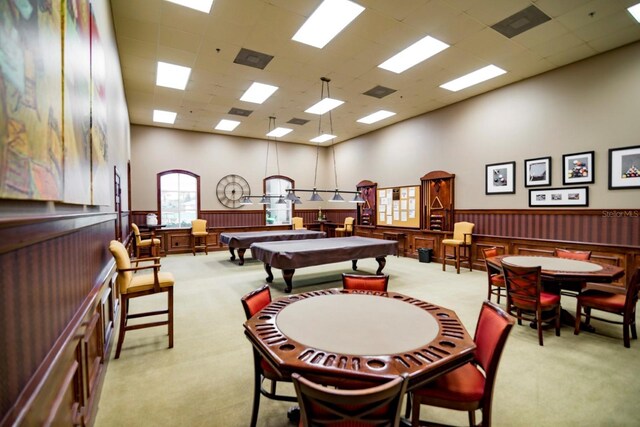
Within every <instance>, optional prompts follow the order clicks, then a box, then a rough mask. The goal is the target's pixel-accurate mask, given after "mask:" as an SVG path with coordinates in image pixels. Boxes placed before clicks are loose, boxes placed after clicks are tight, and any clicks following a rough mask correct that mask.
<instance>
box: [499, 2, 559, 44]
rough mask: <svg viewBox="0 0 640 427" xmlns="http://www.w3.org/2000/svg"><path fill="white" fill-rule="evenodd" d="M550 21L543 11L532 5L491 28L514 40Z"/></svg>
mask: <svg viewBox="0 0 640 427" xmlns="http://www.w3.org/2000/svg"><path fill="white" fill-rule="evenodd" d="M550 19H551V18H549V17H548V16H547V15H545V13H544V12H543V11H541V10H540V9H538V8H537V7H535V6H533V5H531V6H529V7H528V8H526V9H522V10H521V11H520V12H518V13H515V14H513V15H511V16H510V17H508V18H505V19H503V20H502V21H500V22H498V23H497V24H494V25H493V26H491V28H493V29H494V30H496V31H497V32H499V33H500V34H502V35H503V36H505V37H508V38H512V37H515V36H517V35H518V34H521V33H524V32H525V31H527V30H530V29H532V28H533V27H537V26H538V25H540V24H542V23H544V22H547V21H549V20H550Z"/></svg>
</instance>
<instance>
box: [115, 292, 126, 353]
mask: <svg viewBox="0 0 640 427" xmlns="http://www.w3.org/2000/svg"><path fill="white" fill-rule="evenodd" d="M121 298H122V305H121V307H120V332H119V333H118V344H117V345H116V359H118V358H119V357H120V351H121V350H122V343H123V342H124V332H125V329H126V327H127V313H128V312H129V298H127V295H126V294H122V295H121Z"/></svg>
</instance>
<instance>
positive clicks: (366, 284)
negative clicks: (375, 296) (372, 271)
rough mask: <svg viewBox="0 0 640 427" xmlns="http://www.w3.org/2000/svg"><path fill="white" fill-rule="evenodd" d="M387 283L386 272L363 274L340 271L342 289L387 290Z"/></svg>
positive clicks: (387, 276)
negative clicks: (371, 274)
mask: <svg viewBox="0 0 640 427" xmlns="http://www.w3.org/2000/svg"><path fill="white" fill-rule="evenodd" d="M388 285H389V275H388V274H381V275H374V276H364V275H361V274H348V273H342V287H343V288H344V289H359V290H362V291H378V292H387V286H388Z"/></svg>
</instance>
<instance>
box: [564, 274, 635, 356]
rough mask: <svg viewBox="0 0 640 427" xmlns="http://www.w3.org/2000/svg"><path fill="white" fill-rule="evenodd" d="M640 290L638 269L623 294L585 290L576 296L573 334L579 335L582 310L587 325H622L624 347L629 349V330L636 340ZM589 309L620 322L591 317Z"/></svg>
mask: <svg viewBox="0 0 640 427" xmlns="http://www.w3.org/2000/svg"><path fill="white" fill-rule="evenodd" d="M639 290H640V268H638V269H637V270H636V272H635V274H634V275H633V277H631V280H629V282H628V283H627V290H626V292H625V293H624V294H616V293H610V292H603V291H597V290H587V291H585V292H583V293H582V294H580V295H578V305H577V307H576V327H575V330H574V331H573V333H574V334H576V335H578V334H579V333H580V317H581V316H582V311H583V309H584V314H585V317H586V318H585V323H586V324H587V325H588V324H589V323H590V321H591V319H597V320H601V321H603V322H608V323H615V324H617V325H622V331H623V336H624V346H625V347H627V348H629V347H631V342H630V341H631V340H630V339H629V330H631V336H632V337H633V339H634V340H635V339H638V333H637V332H636V304H637V303H638V291H639ZM591 309H596V310H601V311H606V312H608V313H613V314H618V315H620V316H622V322H620V321H616V320H611V319H605V318H601V317H596V316H592V315H591Z"/></svg>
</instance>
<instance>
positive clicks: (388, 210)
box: [387, 205, 392, 215]
mask: <svg viewBox="0 0 640 427" xmlns="http://www.w3.org/2000/svg"><path fill="white" fill-rule="evenodd" d="M391 211H392V207H391V205H387V215H391Z"/></svg>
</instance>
